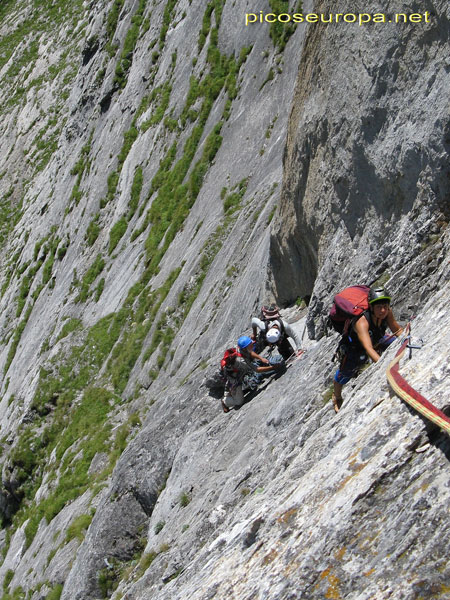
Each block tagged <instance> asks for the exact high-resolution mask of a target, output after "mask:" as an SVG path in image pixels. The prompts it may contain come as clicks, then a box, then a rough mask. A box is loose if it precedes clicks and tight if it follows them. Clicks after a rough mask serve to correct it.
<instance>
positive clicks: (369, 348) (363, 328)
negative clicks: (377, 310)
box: [354, 317, 380, 362]
mask: <svg viewBox="0 0 450 600" xmlns="http://www.w3.org/2000/svg"><path fill="white" fill-rule="evenodd" d="M354 329H355V331H356V333H357V334H358V339H359V341H360V342H361V345H362V347H363V348H364V350H365V351H366V353H367V355H368V356H369V357H370V358H371V359H372V360H373V362H378V361H379V360H380V355H379V354H378V352H377V351H376V350H375V349H374V347H373V345H372V340H371V339H370V334H369V323H368V322H367V319H366V318H365V317H361V318H360V319H358V320H357V321H356V323H355V327H354Z"/></svg>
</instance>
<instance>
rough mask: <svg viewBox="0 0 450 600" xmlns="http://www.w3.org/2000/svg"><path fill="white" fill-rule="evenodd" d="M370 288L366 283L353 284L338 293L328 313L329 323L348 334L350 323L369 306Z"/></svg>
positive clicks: (339, 331)
mask: <svg viewBox="0 0 450 600" xmlns="http://www.w3.org/2000/svg"><path fill="white" fill-rule="evenodd" d="M369 290H370V288H369V287H367V286H366V285H352V286H350V287H347V288H345V289H344V290H342V292H339V294H336V296H335V297H334V300H333V305H332V307H331V309H330V312H329V314H328V324H329V325H330V326H331V327H333V329H335V330H336V331H337V332H338V333H341V334H343V335H346V334H347V332H348V330H349V327H350V325H353V324H354V323H355V321H357V320H358V319H359V317H360V316H361V315H362V314H363V313H364V311H366V310H368V308H369V299H368V295H369Z"/></svg>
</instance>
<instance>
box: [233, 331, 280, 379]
mask: <svg viewBox="0 0 450 600" xmlns="http://www.w3.org/2000/svg"><path fill="white" fill-rule="evenodd" d="M238 346H239V351H240V353H241V356H242V358H243V359H244V360H245V362H246V363H247V364H248V365H249V366H250V367H251V368H252V369H253V370H254V371H255V372H256V373H258V374H259V375H260V376H261V377H264V376H268V375H273V373H275V371H277V372H279V373H280V374H281V373H283V372H284V371H285V370H286V364H285V362H284V359H283V357H282V356H280V355H276V356H271V357H270V359H267V358H264V357H263V356H260V355H259V354H257V353H256V352H255V350H254V347H255V342H254V341H253V340H252V339H251V338H249V337H248V336H247V335H242V336H241V337H240V338H239V339H238Z"/></svg>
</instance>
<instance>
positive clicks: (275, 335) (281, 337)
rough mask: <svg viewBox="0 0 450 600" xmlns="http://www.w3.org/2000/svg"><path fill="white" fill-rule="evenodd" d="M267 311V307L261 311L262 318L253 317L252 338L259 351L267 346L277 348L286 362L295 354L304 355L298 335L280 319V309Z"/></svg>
mask: <svg viewBox="0 0 450 600" xmlns="http://www.w3.org/2000/svg"><path fill="white" fill-rule="evenodd" d="M265 309H266V307H264V306H263V308H262V309H261V317H262V318H260V319H258V318H257V317H253V319H252V329H253V335H252V338H253V340H254V341H255V342H256V344H257V348H258V350H262V349H263V348H265V347H266V346H271V347H272V348H273V347H274V346H276V347H277V348H278V351H279V353H280V354H281V356H282V357H283V358H284V360H287V359H288V358H290V357H291V356H292V355H294V354H295V353H297V355H300V354H302V350H300V341H299V339H298V336H297V334H296V333H295V331H294V329H293V328H292V327H291V325H289V323H288V322H287V321H285V320H284V319H282V318H281V317H280V315H279V313H278V309H277V308H276V307H270V308H269V309H266V310H265ZM258 329H259V330H260V331H259V334H257V331H258ZM288 337H290V338H292V340H293V341H294V343H295V345H296V348H297V350H295V349H294V348H293V346H292V344H291V343H290V342H289V340H288Z"/></svg>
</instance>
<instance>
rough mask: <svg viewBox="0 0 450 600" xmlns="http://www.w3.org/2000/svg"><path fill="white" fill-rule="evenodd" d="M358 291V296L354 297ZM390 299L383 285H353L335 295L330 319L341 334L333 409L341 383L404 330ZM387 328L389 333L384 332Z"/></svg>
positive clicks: (337, 404) (339, 400) (338, 405)
mask: <svg viewBox="0 0 450 600" xmlns="http://www.w3.org/2000/svg"><path fill="white" fill-rule="evenodd" d="M352 294H353V296H352ZM358 294H359V299H356V297H357V296H358ZM352 301H353V307H352V308H350V309H348V308H347V305H348V306H349V305H351V303H352ZM346 303H347V304H346ZM390 303H391V296H390V294H389V293H388V292H387V290H385V289H384V288H382V287H379V288H376V289H372V288H365V287H364V286H353V288H346V289H345V290H343V292H341V294H338V295H337V296H335V299H334V305H333V309H332V311H331V312H330V322H331V324H332V325H333V326H334V327H335V329H337V330H338V331H340V333H342V334H343V335H342V339H341V341H340V343H339V347H338V351H337V353H338V355H339V357H340V365H339V369H338V370H337V372H336V375H335V376H334V392H333V406H334V410H335V411H336V412H338V411H339V409H340V408H341V406H342V387H343V386H344V385H345V384H346V383H347V382H348V381H349V380H350V379H351V378H352V377H356V375H358V373H359V371H360V369H361V367H362V366H363V365H364V364H365V363H366V362H367V360H368V359H369V358H370V359H372V360H373V362H377V361H378V360H379V359H380V354H381V352H382V351H383V350H384V349H385V348H386V347H387V346H388V345H389V344H390V343H391V342H392V341H393V340H394V337H398V336H399V335H400V334H401V333H402V331H403V329H402V328H401V327H400V325H399V324H398V323H397V321H396V320H395V317H394V313H393V312H392V309H391V306H390ZM387 328H389V329H390V330H391V332H392V335H386V329H387Z"/></svg>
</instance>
